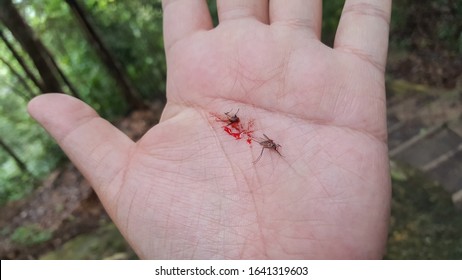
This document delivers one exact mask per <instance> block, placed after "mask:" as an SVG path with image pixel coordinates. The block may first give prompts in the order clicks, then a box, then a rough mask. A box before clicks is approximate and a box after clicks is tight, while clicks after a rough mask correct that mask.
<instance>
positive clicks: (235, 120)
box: [225, 109, 241, 125]
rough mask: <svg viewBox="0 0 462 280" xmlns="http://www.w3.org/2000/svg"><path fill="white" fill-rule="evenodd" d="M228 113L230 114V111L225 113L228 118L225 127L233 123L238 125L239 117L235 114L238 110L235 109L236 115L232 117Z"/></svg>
mask: <svg viewBox="0 0 462 280" xmlns="http://www.w3.org/2000/svg"><path fill="white" fill-rule="evenodd" d="M230 113H231V111H229V112H226V113H225V115H226V117H227V118H228V124H227V125H231V124H233V123H239V122H240V121H241V120H240V119H239V117H238V116H237V113H239V109H237V111H236V113H234V115H230Z"/></svg>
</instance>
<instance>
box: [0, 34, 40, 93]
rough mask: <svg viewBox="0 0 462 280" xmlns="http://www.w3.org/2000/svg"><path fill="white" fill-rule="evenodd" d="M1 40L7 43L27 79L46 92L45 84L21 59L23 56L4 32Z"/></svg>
mask: <svg viewBox="0 0 462 280" xmlns="http://www.w3.org/2000/svg"><path fill="white" fill-rule="evenodd" d="M0 39H2V41H3V42H4V43H5V45H6V47H7V48H8V49H9V50H10V52H11V54H12V55H13V57H14V58H15V59H16V60H17V61H18V63H19V65H21V67H22V69H23V70H24V72H25V73H26V75H27V77H28V78H29V79H30V80H31V81H32V82H33V83H34V84H35V86H36V87H37V88H39V89H40V90H41V91H42V92H44V91H45V88H44V86H43V84H42V83H41V82H40V81H39V80H38V79H37V77H35V74H34V73H33V72H32V70H31V69H30V68H29V66H27V64H26V62H25V61H24V59H23V58H22V57H21V55H20V54H19V53H18V52H17V51H16V49H15V48H14V46H13V45H12V44H11V43H10V42H9V41H8V39H7V38H6V37H5V35H4V34H3V32H2V30H0Z"/></svg>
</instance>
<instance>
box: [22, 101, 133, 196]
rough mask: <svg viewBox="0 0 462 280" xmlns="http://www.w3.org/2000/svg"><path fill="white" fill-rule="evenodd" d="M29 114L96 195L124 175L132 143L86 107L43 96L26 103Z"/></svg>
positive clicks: (78, 102)
mask: <svg viewBox="0 0 462 280" xmlns="http://www.w3.org/2000/svg"><path fill="white" fill-rule="evenodd" d="M28 111H29V114H30V115H31V116H32V117H33V118H34V119H36V120H37V121H38V122H39V123H40V124H41V125H42V126H43V127H44V128H45V129H46V130H47V131H48V133H50V134H51V136H52V137H53V138H54V139H55V140H56V141H57V142H58V144H59V146H60V147H61V148H62V149H63V150H64V152H65V153H66V154H67V156H68V157H69V158H70V159H71V161H72V162H73V163H74V164H75V165H76V166H77V168H78V169H79V170H80V172H82V174H83V175H84V176H85V177H86V178H87V179H88V180H89V181H90V183H91V184H92V186H93V187H94V188H95V190H96V192H97V193H98V195H100V194H101V192H104V193H106V191H103V190H102V188H103V187H104V188H106V187H110V184H111V182H112V181H113V180H114V179H116V178H117V177H119V176H123V174H122V173H123V172H122V171H123V170H124V169H125V167H126V166H127V163H128V158H129V155H130V150H131V149H132V147H134V142H133V141H132V140H130V139H129V138H128V137H127V136H126V135H125V134H123V133H122V132H121V131H120V130H118V129H117V128H116V127H114V126H113V125H112V124H110V123H109V122H108V121H106V120H104V119H102V118H101V117H99V116H98V114H97V113H96V112H95V111H94V110H93V109H92V108H90V107H89V106H88V105H86V104H85V103H83V102H82V101H80V100H78V99H76V98H74V97H71V96H68V95H64V94H44V95H41V96H38V97H36V98H34V99H32V101H30V102H29V105H28ZM119 179H120V178H119ZM116 181H117V180H116ZM117 187H120V186H117ZM107 191H109V192H112V193H113V192H114V191H115V192H117V191H118V190H114V189H112V190H107ZM106 194H107V193H106Z"/></svg>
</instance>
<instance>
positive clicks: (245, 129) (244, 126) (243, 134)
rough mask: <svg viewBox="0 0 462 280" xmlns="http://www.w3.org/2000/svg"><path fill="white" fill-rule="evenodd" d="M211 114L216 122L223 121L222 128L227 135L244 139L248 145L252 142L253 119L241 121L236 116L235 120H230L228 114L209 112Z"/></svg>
mask: <svg viewBox="0 0 462 280" xmlns="http://www.w3.org/2000/svg"><path fill="white" fill-rule="evenodd" d="M211 115H212V116H214V117H215V120H216V122H218V123H225V125H224V126H222V128H223V131H225V132H226V133H227V134H228V135H230V136H232V137H233V138H234V139H236V140H241V139H245V140H246V142H247V143H248V144H249V145H250V144H252V133H253V129H254V128H253V127H254V120H249V121H247V122H243V121H242V120H241V119H240V118H238V119H237V120H236V121H233V122H230V120H229V116H228V115H225V116H220V115H219V114H216V113H211Z"/></svg>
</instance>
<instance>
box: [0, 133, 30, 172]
mask: <svg viewBox="0 0 462 280" xmlns="http://www.w3.org/2000/svg"><path fill="white" fill-rule="evenodd" d="M0 147H2V148H3V150H4V151H5V152H6V153H7V154H8V155H9V156H11V157H12V158H13V160H14V161H15V162H16V165H17V166H18V167H19V168H20V169H21V170H22V171H23V172H27V174H31V173H30V172H29V170H28V169H27V166H26V164H25V163H24V162H23V161H22V160H21V159H20V158H19V157H18V155H16V153H15V152H14V151H13V150H12V149H11V148H10V147H9V146H8V145H7V144H6V143H5V142H3V140H2V139H1V138H0Z"/></svg>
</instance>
